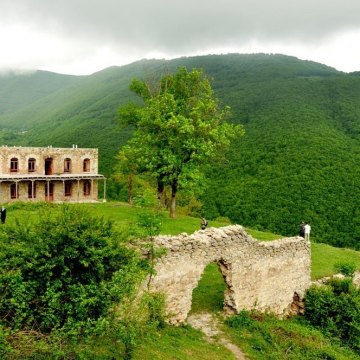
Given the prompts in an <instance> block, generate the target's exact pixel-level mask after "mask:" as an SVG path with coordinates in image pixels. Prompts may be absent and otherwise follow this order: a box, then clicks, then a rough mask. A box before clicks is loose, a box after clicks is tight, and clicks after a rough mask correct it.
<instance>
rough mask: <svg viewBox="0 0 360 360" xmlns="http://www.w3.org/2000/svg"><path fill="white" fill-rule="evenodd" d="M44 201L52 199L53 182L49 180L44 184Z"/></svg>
mask: <svg viewBox="0 0 360 360" xmlns="http://www.w3.org/2000/svg"><path fill="white" fill-rule="evenodd" d="M45 201H54V184H53V183H51V182H49V183H46V184H45Z"/></svg>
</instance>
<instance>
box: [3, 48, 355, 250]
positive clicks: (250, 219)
mask: <svg viewBox="0 0 360 360" xmlns="http://www.w3.org/2000/svg"><path fill="white" fill-rule="evenodd" d="M179 66H186V67H187V68H189V69H192V68H202V69H204V72H205V73H206V74H207V75H208V76H209V77H211V78H212V79H213V82H212V86H213V89H214V94H215V95H216V97H217V98H218V99H219V101H220V104H227V105H230V106H231V109H232V116H231V118H229V120H230V121H231V122H233V123H236V124H237V123H242V124H244V127H245V130H246V133H245V135H244V136H243V137H242V138H241V141H235V142H234V143H233V144H232V146H231V151H230V156H228V157H227V159H228V160H227V161H223V162H222V163H220V164H211V165H210V166H209V167H208V169H207V171H206V176H205V177H204V179H206V180H202V183H203V185H205V184H206V188H205V189H203V195H202V198H201V199H200V200H201V202H202V203H203V204H204V207H203V209H202V212H203V211H204V213H203V215H205V216H206V218H209V219H215V218H217V217H218V216H226V217H228V218H230V219H231V220H232V221H233V222H237V223H240V224H243V225H244V226H247V227H251V228H255V227H257V228H258V229H259V230H268V231H271V232H274V233H277V234H283V235H294V234H297V233H298V225H299V224H300V222H301V221H309V222H310V223H311V225H312V234H311V235H312V239H316V241H319V242H320V241H321V242H326V243H328V244H331V245H335V246H343V247H351V248H355V249H357V248H359V244H360V242H359V239H360V223H359V221H360V220H359V219H360V216H359V209H358V206H357V202H356V199H358V198H359V196H360V193H359V191H360V190H359V189H360V187H359V179H360V174H359V167H358V165H357V164H358V163H359V160H360V158H359V157H360V144H359V131H360V127H359V124H360V123H359V118H360V107H359V102H358V99H359V97H360V77H359V76H358V74H356V73H353V74H346V73H342V72H339V71H336V70H335V69H333V68H330V67H327V66H325V65H322V64H318V63H314V62H310V61H302V60H299V59H296V58H294V57H289V56H282V55H267V54H252V55H239V54H228V55H221V56H217V55H211V56H198V57H187V58H181V59H174V60H169V61H165V60H143V61H139V62H135V63H133V64H130V65H126V66H122V67H112V68H109V69H106V70H103V71H100V72H98V73H95V74H92V75H89V76H81V77H76V76H64V75H59V74H51V73H46V72H39V73H38V74H32V75H33V76H29V75H28V74H26V75H12V76H10V77H6V78H4V77H1V78H0V95H1V96H0V125H1V128H2V132H1V133H2V135H3V136H2V137H1V138H0V139H1V143H2V144H8V145H27V146H29V145H30V146H48V145H49V144H52V145H53V146H67V147H71V146H72V144H78V146H79V147H98V148H99V171H100V173H104V174H105V175H107V176H110V175H112V174H113V173H114V164H115V160H114V157H115V155H116V153H117V152H118V150H119V148H120V147H121V146H122V145H124V144H125V143H126V141H127V140H128V139H129V137H131V134H132V129H133V128H132V127H131V126H128V127H123V128H121V129H119V127H118V126H117V123H116V121H115V119H116V117H117V109H118V108H119V106H121V105H124V104H126V103H127V102H128V101H134V102H135V103H136V99H135V96H134V94H132V93H131V92H130V91H129V89H128V84H129V82H130V81H131V79H132V78H144V79H146V82H147V83H150V84H158V83H159V79H160V77H161V75H160V74H161V73H163V72H164V69H166V70H167V71H169V73H175V72H176V69H177V68H178V67H179ZM136 104H138V105H140V102H137V103H136ZM304 134H306V139H305V137H304ZM202 170H204V167H203V168H202ZM107 189H108V191H109V193H108V196H109V197H110V196H111V197H112V198H117V199H122V200H126V198H127V197H126V196H127V195H126V192H125V191H123V189H122V188H121V186H119V184H114V183H113V182H111V181H109V182H108V186H107ZM196 196H199V194H196Z"/></svg>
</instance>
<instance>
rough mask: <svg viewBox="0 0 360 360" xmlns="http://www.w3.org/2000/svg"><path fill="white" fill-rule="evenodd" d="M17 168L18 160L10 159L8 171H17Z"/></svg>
mask: <svg viewBox="0 0 360 360" xmlns="http://www.w3.org/2000/svg"><path fill="white" fill-rule="evenodd" d="M18 170H19V160H18V159H17V158H12V159H11V160H10V172H18Z"/></svg>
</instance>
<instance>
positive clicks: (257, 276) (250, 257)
mask: <svg viewBox="0 0 360 360" xmlns="http://www.w3.org/2000/svg"><path fill="white" fill-rule="evenodd" d="M154 243H155V246H156V247H162V248H165V249H166V255H164V256H162V257H161V258H160V259H159V260H158V261H157V264H156V276H155V277H154V278H153V279H152V283H151V285H152V290H153V291H159V292H163V293H164V294H165V298H166V307H167V311H168V314H169V315H170V322H172V323H181V322H184V321H185V319H186V317H187V314H188V312H189V311H190V309H191V300H192V291H193V289H194V288H195V287H196V286H197V285H198V282H199V280H200V278H201V275H202V273H203V271H204V269H205V267H206V266H207V265H208V264H209V263H211V262H217V263H218V264H219V267H220V270H221V272H222V275H223V277H224V281H225V283H226V285H227V290H226V292H225V294H224V307H225V309H227V310H228V311H230V312H233V313H236V312H239V311H240V310H241V309H254V308H255V309H258V310H260V311H266V310H270V311H272V312H274V313H276V314H283V313H286V312H287V311H289V308H290V306H291V303H292V302H293V299H294V295H298V296H300V297H301V296H303V294H304V292H305V290H306V289H307V288H308V287H309V286H310V261H311V260H310V242H309V241H305V240H304V239H303V238H300V237H293V238H284V239H280V240H274V241H258V240H255V239H253V238H252V237H251V236H250V235H249V234H247V233H246V231H245V230H244V228H243V227H241V226H239V225H231V226H227V227H223V228H209V229H207V230H200V231H197V232H195V233H194V234H191V235H188V234H186V233H184V234H180V235H178V236H158V237H156V238H155V240H154Z"/></svg>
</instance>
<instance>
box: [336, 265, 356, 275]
mask: <svg viewBox="0 0 360 360" xmlns="http://www.w3.org/2000/svg"><path fill="white" fill-rule="evenodd" d="M334 268H335V271H336V272H339V273H341V274H343V275H345V276H349V277H351V278H352V277H354V274H355V271H356V264H355V263H354V262H337V263H336V264H335V266H334Z"/></svg>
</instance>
